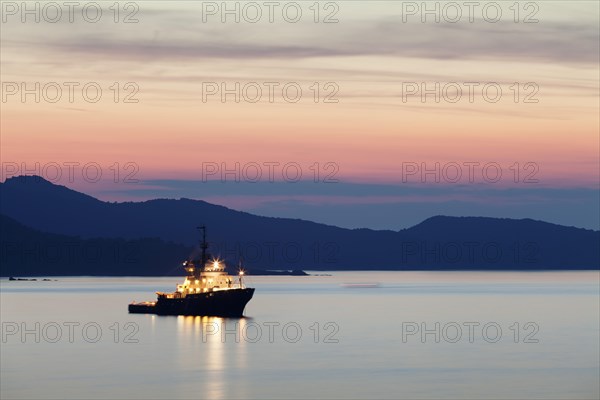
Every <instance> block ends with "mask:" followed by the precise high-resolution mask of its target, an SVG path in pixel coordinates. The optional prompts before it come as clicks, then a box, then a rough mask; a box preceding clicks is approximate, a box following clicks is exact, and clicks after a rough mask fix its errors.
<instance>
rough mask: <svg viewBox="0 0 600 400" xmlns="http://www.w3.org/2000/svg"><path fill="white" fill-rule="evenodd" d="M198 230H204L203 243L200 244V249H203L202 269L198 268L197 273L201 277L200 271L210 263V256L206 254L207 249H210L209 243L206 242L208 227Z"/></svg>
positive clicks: (201, 227) (200, 227)
mask: <svg viewBox="0 0 600 400" xmlns="http://www.w3.org/2000/svg"><path fill="white" fill-rule="evenodd" d="M196 229H198V230H202V241H201V242H200V248H201V249H202V264H200V268H196V271H198V276H200V271H202V270H203V269H204V266H205V265H206V262H207V261H208V254H207V253H206V249H208V243H207V242H206V226H204V225H202V226H199V227H197V228H196Z"/></svg>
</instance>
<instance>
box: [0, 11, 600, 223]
mask: <svg viewBox="0 0 600 400" xmlns="http://www.w3.org/2000/svg"><path fill="white" fill-rule="evenodd" d="M23 4H25V3H21V2H2V4H1V7H2V9H1V11H2V24H1V35H0V36H1V38H0V43H1V45H2V46H1V50H0V56H1V60H0V66H1V71H0V75H1V81H2V102H1V103H0V106H1V110H0V111H1V121H0V128H1V136H0V145H1V147H0V158H1V163H2V176H1V177H0V178H1V180H2V181H4V180H5V179H7V178H10V177H11V176H15V175H19V174H26V173H27V174H31V173H37V174H39V175H42V176H44V177H45V178H46V179H48V180H50V181H52V182H55V183H57V184H61V185H66V186H68V187H71V188H73V189H76V190H80V191H83V192H85V193H88V194H91V195H93V196H95V197H98V198H100V199H103V200H107V201H141V200H147V199H152V198H180V197H188V198H195V199H203V200H206V201H209V202H213V203H216V204H222V205H225V206H228V207H231V208H235V209H238V210H244V211H249V212H253V213H256V214H260V215H268V216H281V217H291V218H304V219H309V220H314V221H317V222H324V223H328V224H332V225H338V226H344V227H351V228H357V227H369V228H373V229H394V230H397V229H402V228H405V227H408V226H411V225H414V224H416V223H418V222H420V221H422V220H423V219H426V218H428V217H430V216H434V215H481V216H493V217H506V218H534V219H541V220H546V221H549V222H555V223H560V224H564V225H573V226H579V227H584V228H591V229H600V211H599V209H600V196H599V194H598V193H599V190H600V184H599V179H600V172H599V171H600V132H599V130H600V121H599V108H600V107H599V106H600V104H599V98H600V97H599V80H600V78H599V76H600V71H599V58H598V57H599V53H598V52H599V44H600V41H599V5H598V3H597V2H595V1H581V2H578V1H537V2H519V3H515V2H513V1H498V2H475V3H472V4H474V5H473V6H472V8H469V7H467V6H466V5H465V4H466V3H465V2H427V3H426V4H425V3H423V2H400V1H396V2H393V1H369V2H359V1H332V2H327V1H321V2H319V3H315V2H312V1H299V2H274V3H269V4H271V6H268V5H265V4H267V3H265V2H261V1H259V2H247V1H246V2H236V1H228V2H226V3H224V2H200V1H170V2H161V1H139V2H117V3H114V2H95V3H94V2H80V3H79V5H77V6H76V7H74V9H72V13H71V12H70V11H71V10H69V9H68V8H67V6H64V4H63V3H62V2H57V3H53V4H56V5H57V6H48V5H47V4H48V3H38V2H28V3H26V5H25V7H29V8H28V9H27V10H25V9H24V8H23V7H24V6H23ZM115 4H116V6H115ZM36 7H37V8H36ZM98 7H100V9H101V13H100V14H99V13H98V10H97V8H98ZM117 11H118V12H117ZM236 18H237V19H238V21H236ZM36 19H37V21H36ZM84 88H85V89H84Z"/></svg>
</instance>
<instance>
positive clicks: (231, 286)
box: [129, 226, 254, 318]
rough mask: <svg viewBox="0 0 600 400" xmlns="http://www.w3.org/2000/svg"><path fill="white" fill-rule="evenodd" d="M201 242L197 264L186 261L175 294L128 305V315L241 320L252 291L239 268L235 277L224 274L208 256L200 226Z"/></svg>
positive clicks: (223, 268)
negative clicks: (212, 317)
mask: <svg viewBox="0 0 600 400" xmlns="http://www.w3.org/2000/svg"><path fill="white" fill-rule="evenodd" d="M198 229H199V230H201V231H202V240H201V242H200V248H201V250H202V256H201V259H200V260H186V261H184V262H183V267H184V269H185V271H186V272H187V276H186V278H185V280H184V282H183V283H182V284H178V285H177V287H176V290H175V292H172V293H163V292H156V294H157V296H158V297H157V299H156V301H144V302H140V303H136V302H133V303H131V304H129V312H130V313H132V314H158V315H194V316H197V315H200V316H215V317H235V318H239V317H242V316H243V314H244V309H245V308H246V304H248V302H249V301H250V299H252V296H253V295H254V288H249V287H246V286H245V285H244V282H243V278H244V270H243V269H242V268H241V264H240V266H239V271H238V275H237V276H231V275H229V274H228V273H227V271H226V265H225V263H224V261H222V260H219V259H218V258H212V257H210V255H209V254H208V252H207V250H208V243H207V242H206V227H205V226H200V227H198Z"/></svg>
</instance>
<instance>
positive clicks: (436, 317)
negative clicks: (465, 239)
mask: <svg viewBox="0 0 600 400" xmlns="http://www.w3.org/2000/svg"><path fill="white" fill-rule="evenodd" d="M331 274H332V276H310V277H248V284H249V285H250V286H254V287H256V288H257V290H256V293H255V296H254V298H253V299H252V300H251V302H250V303H249V305H248V307H247V309H246V315H247V316H248V317H246V318H240V319H223V318H215V317H183V316H179V317H173V316H156V315H130V314H127V312H126V305H127V304H128V303H129V302H130V301H132V300H138V301H139V300H152V299H153V297H154V295H153V293H154V292H155V291H167V290H172V289H173V288H174V285H175V283H176V282H177V280H178V279H177V278H88V277H77V278H59V281H56V282H7V281H6V280H2V281H1V282H0V289H1V292H0V296H1V298H0V311H1V312H0V316H1V319H2V322H3V324H4V323H6V322H17V323H26V325H27V326H28V327H29V328H31V327H32V326H33V324H35V322H40V323H41V324H42V326H44V324H47V323H49V322H52V321H55V322H58V323H60V324H62V323H64V322H68V321H76V322H79V323H80V324H81V325H83V324H85V323H88V322H95V323H97V324H98V325H99V326H101V328H102V338H101V340H99V341H98V342H96V343H88V342H86V341H85V340H83V339H82V336H81V333H80V331H78V334H77V335H76V336H75V340H74V341H73V343H70V342H69V341H68V340H66V338H63V339H62V340H59V341H57V342H56V343H48V342H45V341H44V340H41V341H40V343H35V341H33V340H32V339H33V336H31V335H30V336H28V337H26V339H27V340H26V341H25V343H22V341H21V340H20V337H19V335H12V336H9V337H7V340H6V341H5V342H4V343H2V351H1V352H0V361H1V382H2V385H0V386H1V388H0V390H1V393H0V394H1V396H0V397H1V398H2V399H5V398H108V397H113V398H114V397H117V398H157V399H158V398H174V399H177V398H211V399H229V398H290V397H291V398H370V399H373V398H426V399H435V398H598V397H599V395H600V389H599V386H598V385H599V383H598V373H599V372H600V365H599V364H600V361H599V356H600V350H599V347H600V345H599V343H598V337H599V335H600V328H599V325H600V323H599V318H600V317H599V314H600V305H599V298H600V295H599V291H600V284H599V275H598V272H597V271H594V272H567V273H553V272H548V273H546V272H543V273H479V272H456V273H447V272H373V273H365V272H347V273H338V272H334V273H331ZM365 282H377V283H379V284H380V285H379V287H375V288H348V287H343V286H342V284H344V283H365ZM468 321H478V322H480V323H482V324H484V323H486V322H490V321H491V322H495V323H497V324H498V325H499V326H501V327H502V329H503V334H502V338H501V339H502V340H500V341H498V342H497V343H488V342H486V341H485V340H482V338H481V335H479V336H478V337H476V339H475V340H474V342H473V343H470V342H469V341H468V340H466V339H465V340H460V341H458V342H457V343H445V342H444V341H443V340H442V341H441V342H440V343H435V342H434V341H432V340H428V341H426V342H425V343H422V341H421V340H419V336H418V335H414V336H410V337H409V340H408V341H407V342H403V341H402V330H403V323H407V322H416V323H420V322H426V323H427V324H429V325H428V326H429V327H430V328H431V327H432V326H433V325H432V324H434V323H435V322H440V323H441V324H442V326H444V324H447V323H449V322H457V323H459V324H460V323H463V322H468ZM528 321H533V322H535V323H536V324H537V325H538V326H539V332H537V334H536V335H535V338H537V339H539V342H538V343H523V338H524V336H525V334H527V333H529V332H526V331H525V330H524V324H525V323H526V322H528ZM127 322H133V323H135V324H136V326H137V327H139V330H138V331H137V333H135V335H133V336H131V337H132V338H134V339H137V340H138V343H126V342H125V338H126V337H128V336H127V335H128V334H131V333H132V332H133V331H131V330H127V329H125V326H126V324H127ZM328 322H331V323H334V324H335V325H336V326H337V327H338V328H339V330H338V331H337V332H335V334H334V335H333V336H332V337H333V338H335V339H337V340H338V341H337V343H336V342H330V343H325V340H324V339H325V338H326V337H327V336H328V335H331V334H332V332H333V331H332V330H329V331H327V330H326V329H325V326H326V324H327V323H328ZM515 322H519V323H520V325H519V333H520V336H519V342H518V343H515V342H514V337H513V334H514V332H513V331H511V329H510V327H511V326H514V325H512V324H514V323H515ZM115 323H118V324H119V325H118V333H119V336H118V338H117V339H118V340H116V342H115V336H114V329H113V330H111V327H113V328H114V327H115V326H116V325H114V324H115ZM269 324H279V325H277V326H276V325H269ZM286 324H296V325H297V326H298V327H300V328H301V329H302V335H301V337H300V338H299V339H298V340H297V341H293V340H289V339H295V338H294V332H295V331H294V329H295V328H294V326H292V325H289V327H290V330H289V332H288V336H287V337H286V336H285V335H283V334H282V328H283V326H285V325H286ZM81 325H80V327H81ZM3 326H4V325H3ZM268 326H271V327H273V333H274V335H273V337H270V333H269V329H268ZM257 329H262V332H261V333H262V336H258V339H257V336H256V332H257ZM315 331H317V333H318V335H317V334H316V333H315ZM432 337H433V336H429V338H430V339H431V338H432ZM249 338H250V339H251V340H249ZM271 339H272V340H271Z"/></svg>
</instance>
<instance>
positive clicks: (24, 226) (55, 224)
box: [0, 176, 600, 275]
mask: <svg viewBox="0 0 600 400" xmlns="http://www.w3.org/2000/svg"><path fill="white" fill-rule="evenodd" d="M0 213H1V214H3V215H4V216H5V217H8V218H2V220H1V222H2V244H3V248H5V247H6V248H7V247H10V246H9V245H10V244H11V243H12V242H15V238H16V237H17V236H15V235H16V233H15V232H20V235H21V236H18V237H20V238H21V243H20V244H19V245H20V246H25V247H22V248H23V249H26V246H27V242H28V241H33V242H36V243H38V244H40V243H42V244H43V243H46V242H47V243H56V244H57V246H59V247H60V246H63V247H64V246H66V244H65V243H68V242H75V241H79V242H81V243H80V244H79V246H85V244H86V243H88V242H87V241H90V240H95V241H102V240H104V241H105V242H103V243H104V245H105V246H106V248H107V249H109V250H106V251H116V250H114V249H113V248H114V247H115V246H117V247H118V246H127V244H129V245H130V246H138V248H139V249H140V250H139V254H138V256H139V257H138V259H139V260H142V261H140V262H135V263H121V264H119V267H116V266H115V265H113V266H112V267H111V268H113V267H114V268H120V269H119V272H122V273H118V275H168V274H170V273H171V272H169V271H170V270H172V269H173V268H174V267H176V266H177V265H178V264H177V263H180V262H181V260H182V257H183V259H185V258H186V257H187V256H188V255H189V252H190V251H191V249H192V247H193V246H194V244H196V243H197V241H198V239H199V234H198V232H197V230H196V227H197V226H198V225H201V224H202V225H206V226H207V227H208V240H209V242H210V243H211V249H210V250H211V253H212V254H213V255H214V256H218V257H221V258H224V259H225V260H226V261H228V262H229V263H230V264H231V263H237V260H239V259H240V258H243V260H244V262H245V264H249V265H251V266H252V267H256V268H262V269H317V270H411V269H412V270H427V269H477V270H487V269H494V270H502V269H527V270H546V269H598V268H599V266H600V232H599V231H593V230H587V229H581V228H575V227H566V226H561V225H555V224H550V223H547V222H542V221H535V220H530V219H520V220H515V219H506V218H503V219H499V218H487V217H445V216H436V217H432V218H429V219H427V220H425V221H423V222H422V223H420V224H418V225H416V226H413V227H411V228H408V229H404V230H400V231H375V230H371V229H344V228H339V227H335V226H330V225H324V224H318V223H314V222H309V221H304V220H298V219H289V218H272V217H261V216H256V215H252V214H249V213H245V212H240V211H235V210H231V209H228V208H226V207H222V206H218V205H213V204H210V203H207V202H204V201H200V200H190V199H179V200H172V199H157V200H150V201H143V202H123V203H111V202H103V201H100V200H98V199H95V198H94V197H91V196H88V195H86V194H83V193H79V192H77V191H74V190H71V189H68V188H66V187H64V186H59V185H55V184H52V183H51V182H48V181H46V180H44V179H43V178H41V177H37V176H20V177H15V178H11V179H7V180H6V181H5V182H4V183H0ZM44 235H47V236H44ZM9 242H11V243H9ZM109 242H110V243H109ZM7 243H8V244H7ZM13 244H14V243H13ZM111 246H112V247H111ZM17 247H18V246H17ZM110 249H113V250H110ZM4 250H6V249H3V253H9V252H8V251H4ZM13 250H14V246H13ZM22 251H25V250H22ZM146 251H147V252H148V254H151V255H153V256H152V257H150V256H148V257H147V258H146V255H145V253H146ZM17 253H18V251H17ZM11 254H13V255H12V256H11V257H12V258H11V259H10V260H9V259H8V258H7V257H5V256H6V254H3V261H4V260H6V261H10V262H11V263H16V262H17V261H16V260H18V259H19V257H20V256H15V252H14V251H13V252H12V253H11ZM154 260H156V261H154ZM40 262H41V263H43V257H40ZM161 263H162V265H161ZM3 264H4V262H3ZM75 264H76V262H75V263H74V265H73V266H74V267H75ZM122 264H125V265H122ZM55 266H56V265H55ZM99 267H100V266H99ZM11 268H12V267H11ZM49 268H52V265H51V266H49ZM78 268H79V269H82V266H79V267H78ZM4 269H5V268H4V267H3V272H2V274H4ZM11 270H12V269H11ZM82 271H83V270H82ZM14 274H16V275H19V273H17V272H15V273H14ZM73 274H85V273H84V272H74V273H73ZM111 274H115V272H114V269H113V270H112V272H110V273H106V274H104V275H111ZM20 275H25V274H23V273H21V274H20ZM45 275H52V274H51V273H46V274H45Z"/></svg>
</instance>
